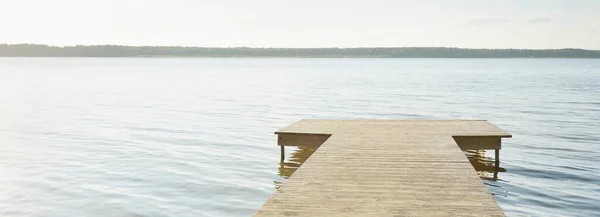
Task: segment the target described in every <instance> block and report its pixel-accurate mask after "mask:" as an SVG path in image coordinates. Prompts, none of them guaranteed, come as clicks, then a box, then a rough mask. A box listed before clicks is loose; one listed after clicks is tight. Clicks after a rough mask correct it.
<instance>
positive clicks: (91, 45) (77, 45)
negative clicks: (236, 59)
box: [0, 43, 600, 51]
mask: <svg viewBox="0 0 600 217" xmlns="http://www.w3.org/2000/svg"><path fill="white" fill-rule="evenodd" d="M0 45H7V46H15V45H36V46H48V47H57V48H68V47H97V46H113V47H180V48H217V49H234V48H248V49H369V48H371V49H380V48H384V49H386V48H448V49H464V50H584V51H600V49H587V48H574V47H562V48H464V47H451V46H401V47H400V46H399V47H393V46H356V47H250V46H232V47H219V46H215V47H211V46H189V45H123V44H75V45H52V44H38V43H0Z"/></svg>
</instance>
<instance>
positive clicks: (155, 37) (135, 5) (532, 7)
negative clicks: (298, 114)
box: [0, 0, 600, 49]
mask: <svg viewBox="0 0 600 217" xmlns="http://www.w3.org/2000/svg"><path fill="white" fill-rule="evenodd" d="M0 43H9V44H16V43H35V44H49V45H58V46H66V45H97V44H118V45H153V46H157V45H169V46H203V47H241V46H245V47H462V48H530V49H551V48H583V49H600V0H413V1H403V0H302V1H298V0H296V1H291V0H252V1H249V0H0Z"/></svg>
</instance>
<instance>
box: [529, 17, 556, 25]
mask: <svg viewBox="0 0 600 217" xmlns="http://www.w3.org/2000/svg"><path fill="white" fill-rule="evenodd" d="M553 21H554V20H552V19H550V18H547V17H539V18H534V19H531V20H529V23H531V24H540V23H550V22H553Z"/></svg>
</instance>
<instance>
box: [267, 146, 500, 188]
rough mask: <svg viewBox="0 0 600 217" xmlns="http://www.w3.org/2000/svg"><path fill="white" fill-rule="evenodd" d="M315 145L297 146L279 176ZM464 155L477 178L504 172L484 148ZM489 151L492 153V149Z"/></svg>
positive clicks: (288, 172)
mask: <svg viewBox="0 0 600 217" xmlns="http://www.w3.org/2000/svg"><path fill="white" fill-rule="evenodd" d="M317 148H318V147H315V146H297V149H296V150H294V151H292V153H291V154H290V156H289V157H286V158H285V159H286V160H284V161H282V162H279V168H278V170H279V172H278V174H279V176H280V177H281V178H283V179H287V178H289V177H290V176H291V175H292V174H294V172H296V170H297V169H298V168H299V167H300V166H301V165H302V164H303V163H304V162H305V161H306V160H307V159H308V158H309V157H310V156H311V155H312V154H313V153H314V152H315V151H316V150H317ZM464 152H465V155H466V156H467V158H468V159H469V161H470V162H471V165H472V166H473V168H474V169H475V171H477V174H478V175H479V178H481V179H483V180H488V181H496V180H498V173H499V172H506V169H504V168H502V167H500V168H499V169H498V170H497V171H496V170H495V165H494V158H492V157H487V156H486V152H485V150H466V151H464ZM490 153H492V154H493V151H491V152H490ZM274 183H275V188H279V187H280V186H281V185H282V184H283V182H281V181H274Z"/></svg>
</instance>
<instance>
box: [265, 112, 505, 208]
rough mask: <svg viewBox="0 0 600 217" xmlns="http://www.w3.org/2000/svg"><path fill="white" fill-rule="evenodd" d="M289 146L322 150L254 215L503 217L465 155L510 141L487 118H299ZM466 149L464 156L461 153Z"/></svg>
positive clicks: (281, 138) (283, 140) (287, 134)
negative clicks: (316, 147)
mask: <svg viewBox="0 0 600 217" xmlns="http://www.w3.org/2000/svg"><path fill="white" fill-rule="evenodd" d="M275 134H277V135H278V145H279V146H281V151H282V157H281V158H282V159H281V160H282V161H283V158H284V156H285V155H284V151H285V149H284V147H285V146H299V145H302V146H320V147H319V148H318V149H317V151H316V152H315V153H313V155H312V156H311V157H310V158H309V159H308V160H307V161H306V162H304V164H303V165H302V166H301V167H300V168H299V169H298V170H297V171H296V172H295V173H294V174H293V175H292V176H291V177H290V178H289V179H288V180H286V181H285V183H284V184H283V185H282V186H281V187H280V188H279V189H278V190H277V191H276V192H275V194H273V196H272V197H271V198H270V199H269V200H268V201H267V202H266V203H265V204H264V205H263V206H262V207H261V208H260V209H259V210H258V211H257V212H256V213H255V216H504V214H503V212H502V210H501V209H500V207H499V206H498V204H496V201H495V200H494V198H493V196H492V195H491V194H490V193H489V192H488V190H487V188H486V187H485V186H484V185H483V183H482V181H481V180H480V178H479V177H478V175H477V173H476V172H475V170H474V169H473V167H472V166H471V164H470V163H469V160H468V159H467V158H466V156H465V154H464V153H463V151H462V150H466V149H494V150H496V162H495V163H496V168H498V163H499V161H498V157H499V150H500V148H501V138H506V137H511V135H510V134H509V133H507V132H506V131H503V130H501V129H499V128H498V127H496V126H494V125H492V124H490V123H489V122H487V121H485V120H436V121H423V120H301V121H299V122H297V123H295V124H292V125H291V126H288V127H286V128H283V129H281V130H279V131H277V132H275ZM461 149H462V150H461Z"/></svg>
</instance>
